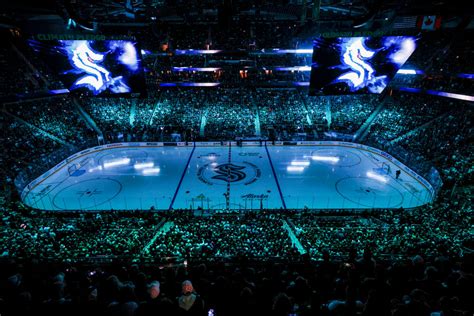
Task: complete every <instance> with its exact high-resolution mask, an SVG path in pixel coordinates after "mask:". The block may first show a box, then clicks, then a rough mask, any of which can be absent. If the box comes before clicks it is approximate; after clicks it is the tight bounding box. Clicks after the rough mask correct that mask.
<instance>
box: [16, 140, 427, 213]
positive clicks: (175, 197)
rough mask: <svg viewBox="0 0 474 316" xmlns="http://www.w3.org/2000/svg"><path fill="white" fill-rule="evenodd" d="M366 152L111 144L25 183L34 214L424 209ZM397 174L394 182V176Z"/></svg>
mask: <svg viewBox="0 0 474 316" xmlns="http://www.w3.org/2000/svg"><path fill="white" fill-rule="evenodd" d="M406 169H407V168H406V167H405V166H403V165H400V163H398V162H392V161H391V160H389V159H387V158H386V157H384V156H383V155H380V154H379V151H377V150H370V147H367V146H364V147H363V148H362V147H361V148H355V147H350V146H341V145H334V144H327V145H325V144H321V145H317V146H268V147H267V146H264V145H263V146H248V147H247V146H243V147H237V146H215V147H204V146H202V147H201V146H195V147H193V146H176V147H169V146H164V147H163V146H161V147H159V146H157V147H153V146H150V147H140V146H132V145H130V146H127V145H125V146H121V147H117V148H116V147H110V148H100V149H97V150H90V151H88V152H87V153H85V154H80V155H78V157H74V158H73V159H68V160H67V162H65V163H62V165H61V166H60V167H57V168H55V170H53V171H49V172H48V173H47V174H45V175H44V176H42V177H40V178H39V179H37V180H35V181H33V182H32V183H30V185H28V187H27V188H25V189H24V191H23V192H22V199H23V201H24V202H25V203H26V204H28V205H29V206H31V207H34V208H37V209H43V210H58V211H60V210H117V209H120V210H149V209H155V210H169V209H213V210H219V209H240V210H246V209H247V210H251V209H304V208H310V209H367V208H401V207H403V208H411V207H416V206H420V205H423V204H426V203H429V202H430V201H431V200H432V199H433V190H432V188H431V187H430V186H429V184H427V182H426V181H423V179H420V177H419V176H417V175H416V174H414V173H413V172H407V171H406ZM397 170H400V175H399V177H398V178H397V177H396V171H397Z"/></svg>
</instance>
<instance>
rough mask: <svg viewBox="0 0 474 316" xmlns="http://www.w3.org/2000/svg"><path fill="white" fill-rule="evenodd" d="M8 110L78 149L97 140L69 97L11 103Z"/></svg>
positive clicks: (7, 106)
mask: <svg viewBox="0 0 474 316" xmlns="http://www.w3.org/2000/svg"><path fill="white" fill-rule="evenodd" d="M6 110H7V111H8V112H9V113H11V114H13V115H15V116H17V117H19V118H21V119H23V120H25V121H26V122H28V123H30V124H32V125H34V126H36V127H38V128H40V129H41V130H43V131H45V132H47V133H50V134H52V135H53V136H55V137H58V138H59V139H62V140H63V141H66V142H68V143H70V144H72V145H74V146H77V147H78V148H82V147H83V144H88V143H90V140H97V137H96V135H97V134H96V133H95V132H94V130H93V129H92V128H91V127H89V126H88V125H87V123H86V122H85V120H84V118H82V117H81V115H80V114H79V113H78V111H77V110H76V109H75V107H74V106H73V104H72V102H71V100H70V99H69V98H68V97H64V96H57V97H48V98H41V99H33V100H30V101H28V102H26V101H25V102H18V103H10V104H8V105H6Z"/></svg>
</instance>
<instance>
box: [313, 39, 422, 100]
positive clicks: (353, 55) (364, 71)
mask: <svg viewBox="0 0 474 316" xmlns="http://www.w3.org/2000/svg"><path fill="white" fill-rule="evenodd" d="M415 48H416V38H415V37H410V36H386V37H338V38H330V39H329V38H318V39H316V40H314V42H313V61H312V65H311V81H310V89H309V94H310V95H331V94H332V95H337V94H362V93H381V92H382V91H383V90H384V89H385V87H387V85H388V83H389V82H390V80H391V79H392V78H393V77H394V76H395V74H396V72H397V71H398V69H400V67H401V66H402V65H403V64H404V63H405V62H406V61H407V60H408V58H409V57H410V55H411V54H412V53H413V52H414V51H415Z"/></svg>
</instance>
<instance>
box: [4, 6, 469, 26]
mask: <svg viewBox="0 0 474 316" xmlns="http://www.w3.org/2000/svg"><path fill="white" fill-rule="evenodd" d="M462 1H463V0H449V1H448V0H402V1H400V0H385V1H384V0H258V1H245V0H222V1H220V2H217V1H213V0H207V1H206V0H204V1H196V0H42V1H37V0H36V1H35V0H15V1H8V3H6V4H4V5H3V7H2V9H1V11H2V14H1V19H2V20H3V21H0V23H1V22H4V23H5V22H6V21H9V22H10V23H15V22H18V21H25V20H31V19H34V20H49V21H53V20H62V21H65V22H66V23H67V21H68V20H69V19H73V20H74V21H75V22H76V23H78V24H79V25H81V26H84V28H86V29H94V28H95V26H96V25H97V24H98V23H102V24H115V25H117V26H119V25H120V24H129V25H131V24H136V25H140V24H143V25H146V24H150V23H156V22H160V21H164V22H169V23H178V24H179V23H187V24H189V23H218V22H219V21H221V19H222V18H224V19H226V18H227V19H232V20H233V21H235V20H245V21H250V22H252V21H263V22H267V23H272V22H273V21H284V20H290V21H291V20H293V21H295V22H298V23H301V24H304V23H318V22H322V23H321V28H322V29H320V31H325V30H324V28H328V30H334V27H340V28H341V29H346V28H347V27H351V26H352V27H356V28H357V27H364V26H367V29H368V28H369V27H370V26H371V24H370V23H369V22H372V21H373V20H376V21H379V22H383V23H378V24H377V26H378V27H380V26H381V24H387V25H388V26H390V23H393V22H394V20H395V18H397V17H400V16H415V15H416V16H420V15H442V16H444V17H459V18H463V19H471V18H472V15H474V7H473V6H466V5H463V3H462ZM325 22H337V23H338V24H330V23H325ZM58 23H59V22H58Z"/></svg>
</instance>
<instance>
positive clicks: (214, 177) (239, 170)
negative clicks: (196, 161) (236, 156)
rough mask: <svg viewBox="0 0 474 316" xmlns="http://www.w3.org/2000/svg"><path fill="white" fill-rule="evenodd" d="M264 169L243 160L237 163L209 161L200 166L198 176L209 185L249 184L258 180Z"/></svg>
mask: <svg viewBox="0 0 474 316" xmlns="http://www.w3.org/2000/svg"><path fill="white" fill-rule="evenodd" d="M261 175H262V171H261V170H260V168H258V167H257V166H256V165H255V164H253V163H251V162H248V161H242V162H239V163H238V164H236V163H225V164H220V165H216V163H207V164H205V165H203V166H201V167H199V169H198V171H197V177H198V179H199V180H200V181H201V182H204V183H205V184H207V185H214V184H218V185H226V184H227V183H229V182H231V183H235V184H243V185H249V184H251V183H254V182H255V181H257V180H258V179H259V178H260V177H261Z"/></svg>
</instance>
